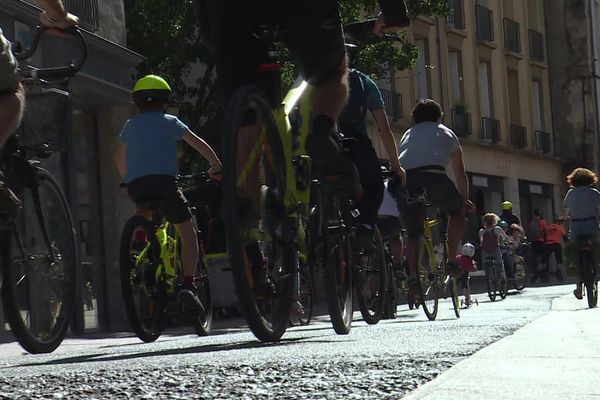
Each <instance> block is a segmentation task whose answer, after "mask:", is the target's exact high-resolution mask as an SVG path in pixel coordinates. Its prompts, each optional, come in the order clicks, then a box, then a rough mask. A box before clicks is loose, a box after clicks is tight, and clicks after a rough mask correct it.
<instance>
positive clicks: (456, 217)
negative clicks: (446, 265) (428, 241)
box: [448, 207, 466, 260]
mask: <svg viewBox="0 0 600 400" xmlns="http://www.w3.org/2000/svg"><path fill="white" fill-rule="evenodd" d="M465 217H466V209H465V208H464V207H462V208H461V209H460V211H458V212H457V213H455V214H453V215H450V217H449V218H448V260H456V252H457V249H458V245H459V244H460V241H461V240H462V237H463V234H464V232H465Z"/></svg>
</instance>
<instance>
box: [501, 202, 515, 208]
mask: <svg viewBox="0 0 600 400" xmlns="http://www.w3.org/2000/svg"><path fill="white" fill-rule="evenodd" d="M501 206H502V210H510V209H511V208H513V205H512V203H511V202H510V201H503V202H502V203H501Z"/></svg>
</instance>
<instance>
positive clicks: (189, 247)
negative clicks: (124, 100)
mask: <svg viewBox="0 0 600 400" xmlns="http://www.w3.org/2000/svg"><path fill="white" fill-rule="evenodd" d="M170 94H171V88H170V86H169V84H168V83H167V82H166V81H165V80H164V79H163V78H161V77H159V76H156V75H147V76H144V77H143V78H141V79H139V80H138V81H137V82H136V83H135V87H134V88H133V100H134V102H135V104H136V105H137V106H138V108H139V110H140V113H139V114H137V115H136V116H134V117H132V118H130V119H129V120H128V121H127V123H126V124H125V126H124V127H123V130H122V131H121V135H120V139H121V140H120V142H119V145H118V149H117V152H116V154H115V161H116V163H117V167H118V169H119V172H120V174H121V176H122V177H123V180H124V182H125V183H126V184H127V191H128V193H129V196H130V197H131V199H132V200H133V201H134V202H135V203H136V204H139V203H140V201H142V199H143V198H147V197H152V198H158V199H161V200H163V201H164V202H165V206H166V216H167V218H168V219H169V220H170V221H171V222H172V223H173V224H175V227H176V228H177V231H178V232H179V235H180V237H181V252H182V264H183V287H182V289H181V290H180V292H179V293H178V296H179V300H180V302H181V303H182V305H183V306H184V307H186V308H187V309H189V310H191V311H194V312H198V313H203V312H204V306H203V305H202V302H201V301H200V299H199V298H198V295H197V294H196V290H195V289H196V287H195V282H194V275H195V272H196V266H197V265H198V256H199V254H198V238H197V236H196V230H195V228H194V225H193V223H192V214H191V212H190V208H189V206H188V203H187V200H186V198H185V197H184V195H183V193H182V192H181V190H180V189H179V188H178V187H177V182H176V176H177V174H178V165H177V142H178V141H179V140H180V139H183V140H184V141H185V142H186V143H187V144H189V145H190V146H192V147H193V148H194V149H195V150H196V151H197V152H198V153H200V154H201V155H202V156H203V157H204V158H205V159H206V160H207V161H209V162H210V166H211V167H210V169H209V170H208V173H209V176H211V177H213V178H214V177H217V178H218V173H219V172H220V171H221V168H222V166H221V161H220V160H219V158H218V157H217V155H216V154H215V152H214V151H213V149H212V148H211V147H210V146H209V145H208V144H207V143H206V142H205V141H204V140H202V139H201V138H199V137H198V136H196V134H194V133H193V132H192V131H191V130H190V129H189V128H188V127H187V126H186V125H185V124H184V123H183V122H181V121H180V120H179V119H178V118H177V117H175V116H173V115H170V114H167V113H166V111H167V106H168V102H169V97H170ZM136 212H137V213H138V214H139V215H142V216H143V217H145V218H146V219H151V218H152V215H151V212H150V210H147V209H144V208H142V207H140V206H139V205H138V206H137V209H136Z"/></svg>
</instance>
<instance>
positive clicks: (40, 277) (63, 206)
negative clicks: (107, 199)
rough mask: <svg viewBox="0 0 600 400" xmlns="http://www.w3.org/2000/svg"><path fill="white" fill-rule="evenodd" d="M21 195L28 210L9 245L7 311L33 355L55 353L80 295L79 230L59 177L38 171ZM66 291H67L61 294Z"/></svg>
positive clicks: (6, 253)
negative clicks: (31, 214)
mask: <svg viewBox="0 0 600 400" xmlns="http://www.w3.org/2000/svg"><path fill="white" fill-rule="evenodd" d="M32 178H33V179H32V180H31V181H29V182H27V183H26V184H25V186H24V187H23V190H21V191H19V196H20V199H21V201H22V203H23V208H24V210H28V209H29V210H35V220H36V221H37V223H35V222H34V221H33V220H32V219H31V218H29V215H25V213H24V212H21V213H20V215H19V216H18V217H17V219H16V220H15V221H13V223H12V230H11V233H7V234H6V237H5V239H6V240H3V242H4V245H5V247H4V250H5V251H4V252H3V254H4V256H3V258H2V262H3V264H4V266H3V271H4V279H3V285H2V299H3V304H4V313H5V315H6V320H7V321H8V323H9V325H10V328H11V330H12V331H13V333H14V335H15V337H16V339H17V341H18V342H19V344H20V345H21V346H22V347H23V348H24V349H25V350H27V351H28V352H30V353H34V354H37V353H49V352H52V351H54V350H55V349H56V348H57V347H58V346H59V345H60V343H62V341H63V339H64V338H65V336H66V334H67V331H68V328H69V325H70V323H71V320H72V317H73V313H74V311H75V307H76V304H75V299H76V298H78V296H79V285H80V274H81V271H80V267H79V258H78V251H77V246H76V232H75V227H74V225H73V218H72V216H71V212H70V210H69V207H68V203H67V200H66V197H65V195H64V193H63V191H62V189H61V188H60V186H59V184H58V182H57V181H56V179H55V178H54V177H53V176H52V175H51V174H50V173H49V172H48V171H46V170H45V169H43V168H40V167H37V168H36V170H35V173H34V174H33V176H32ZM61 289H63V290H61Z"/></svg>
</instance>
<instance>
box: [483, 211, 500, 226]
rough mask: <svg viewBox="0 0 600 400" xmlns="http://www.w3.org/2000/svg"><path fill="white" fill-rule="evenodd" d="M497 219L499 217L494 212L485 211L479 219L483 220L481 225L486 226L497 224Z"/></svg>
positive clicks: (498, 219)
mask: <svg viewBox="0 0 600 400" xmlns="http://www.w3.org/2000/svg"><path fill="white" fill-rule="evenodd" d="M498 221H500V217H499V216H497V215H496V214H494V213H487V214H485V215H484V216H483V218H482V219H481V222H483V226H485V227H486V228H488V227H490V226H495V225H496V224H498Z"/></svg>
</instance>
